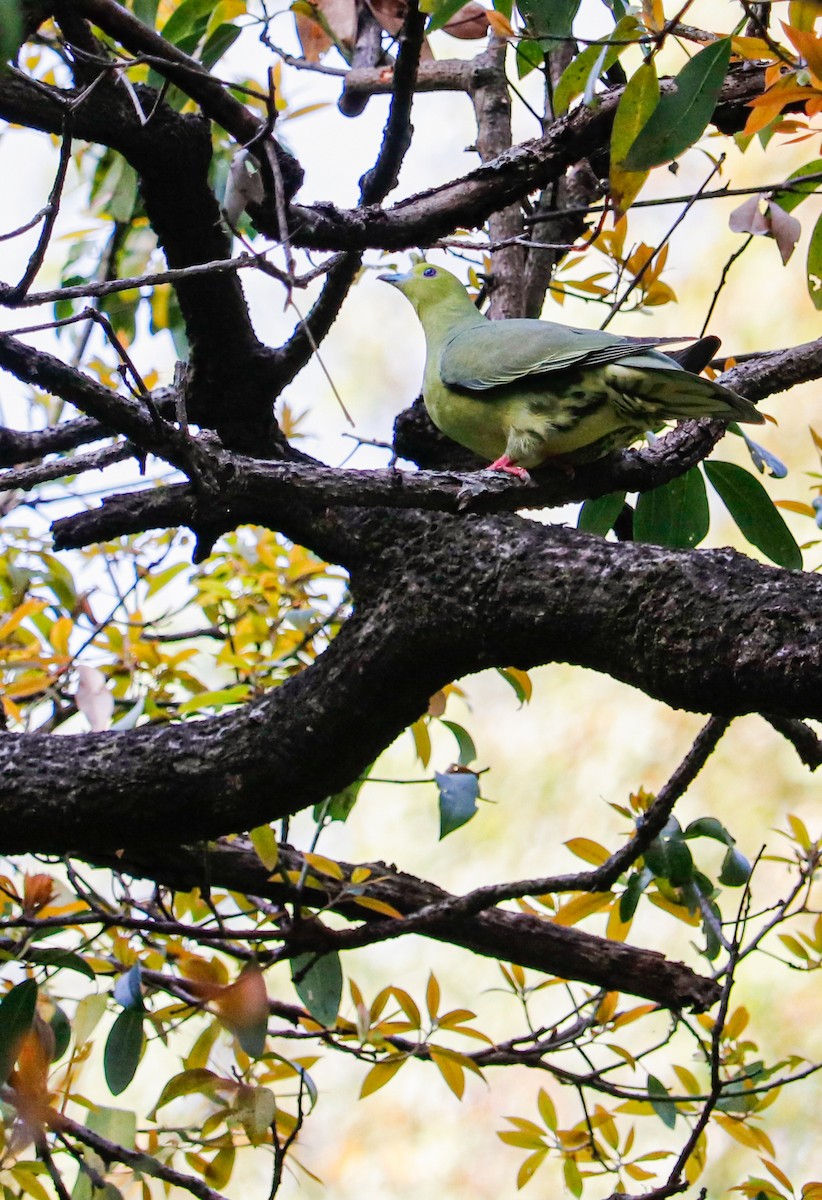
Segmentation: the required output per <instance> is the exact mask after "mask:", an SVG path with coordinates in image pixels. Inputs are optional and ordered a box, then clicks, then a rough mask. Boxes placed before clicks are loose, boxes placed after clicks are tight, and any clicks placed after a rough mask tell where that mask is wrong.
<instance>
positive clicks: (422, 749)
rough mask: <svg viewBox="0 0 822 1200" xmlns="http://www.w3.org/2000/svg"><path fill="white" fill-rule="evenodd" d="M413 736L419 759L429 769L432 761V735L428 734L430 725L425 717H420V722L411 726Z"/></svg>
mask: <svg viewBox="0 0 822 1200" xmlns="http://www.w3.org/2000/svg"><path fill="white" fill-rule="evenodd" d="M411 736H412V738H413V739H414V749H415V750H416V752H417V758H418V759H419V760H420V762H421V763H422V765H423V766H424V767H427V766H428V764H429V762H430V761H431V734H430V733H429V732H428V725H427V724H426V722H425V720H424V718H423V717H420V719H419V721H415V722H414V724H413V725H412V726H411Z"/></svg>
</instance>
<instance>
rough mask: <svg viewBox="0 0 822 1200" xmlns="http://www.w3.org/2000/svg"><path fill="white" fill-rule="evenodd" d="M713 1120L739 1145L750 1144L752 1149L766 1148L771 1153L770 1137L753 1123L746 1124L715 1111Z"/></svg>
mask: <svg viewBox="0 0 822 1200" xmlns="http://www.w3.org/2000/svg"><path fill="white" fill-rule="evenodd" d="M714 1120H715V1121H716V1123H717V1125H721V1127H722V1128H723V1129H724V1130H725V1132H726V1133H727V1134H728V1136H729V1137H732V1138H733V1139H734V1141H736V1142H739V1144H740V1145H741V1146H750V1147H751V1149H753V1150H762V1149H766V1150H769V1151H770V1153H771V1154H773V1152H774V1151H773V1147H772V1146H771V1143H770V1138H769V1137H768V1136H767V1134H765V1133H764V1132H763V1131H762V1130H761V1129H755V1128H754V1126H753V1125H747V1124H746V1123H745V1122H744V1121H735V1120H734V1119H733V1118H732V1117H728V1116H726V1115H725V1114H724V1113H716V1112H715V1113H714Z"/></svg>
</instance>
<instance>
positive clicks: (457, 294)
mask: <svg viewBox="0 0 822 1200" xmlns="http://www.w3.org/2000/svg"><path fill="white" fill-rule="evenodd" d="M377 278H378V279H381V280H382V281H383V282H384V283H390V284H391V285H392V286H393V287H395V288H397V289H398V290H399V291H401V292H402V294H403V295H404V296H405V297H406V298H407V299H408V300H410V301H411V303H412V304H413V305H414V308H415V309H416V311H417V313H420V312H422V311H425V310H430V309H431V308H433V307H435V306H439V305H441V304H443V303H449V302H450V303H451V304H453V303H454V302H456V303H457V304H458V305H460V306H464V305H465V304H468V305H471V307H473V304H472V301H471V298H470V297H469V295H468V293H467V292H466V290H465V288H464V287H463V285H462V284H461V283H460V281H459V279H457V277H456V275H452V274H451V272H450V271H446V270H445V269H444V268H443V267H435V266H433V265H432V264H431V263H429V262H418V263H415V264H414V266H413V267H412V268H411V270H410V271H406V272H404V273H400V272H391V273H390V274H386V275H379V276H378V277H377Z"/></svg>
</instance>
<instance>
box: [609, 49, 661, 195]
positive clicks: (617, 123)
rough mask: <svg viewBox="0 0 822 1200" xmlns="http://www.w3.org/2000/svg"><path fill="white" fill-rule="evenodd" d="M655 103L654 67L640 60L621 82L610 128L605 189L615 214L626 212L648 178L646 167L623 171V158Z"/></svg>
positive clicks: (656, 85)
mask: <svg viewBox="0 0 822 1200" xmlns="http://www.w3.org/2000/svg"><path fill="white" fill-rule="evenodd" d="M658 103H659V80H658V79H657V74H656V67H655V66H654V64H653V62H647V63H643V64H642V66H641V67H639V68H637V70H636V71H634V73H633V75H632V76H631V78H630V79H629V80H628V82H627V84H626V85H625V91H624V92H623V93H622V95H621V96H620V99H619V104H618V105H617V110H616V112H615V113H614V123H613V126H612V128H611V170H610V185H609V190H610V193H611V199H612V201H613V203H614V207H615V209H616V212H617V215H621V214H622V213H624V212H627V211H628V209H629V208H630V207H631V205H632V204H633V202H634V200H636V198H637V196H638V195H639V193H640V191H641V190H642V187H643V185H644V183H645V180H646V179H647V178H648V172H647V170H641V171H629V170H626V168H625V158H626V156H627V155H628V152H629V151H630V149H631V147H632V146H633V144H634V142H635V141H636V139H637V137H638V136H639V134H640V132H641V131H642V129H643V128H644V127H645V126H646V125H647V124H648V121H649V120H650V118H651V113H652V112H653V111H654V109H655V108H656V106H657V104H658Z"/></svg>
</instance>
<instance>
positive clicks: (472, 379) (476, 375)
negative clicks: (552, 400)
mask: <svg viewBox="0 0 822 1200" xmlns="http://www.w3.org/2000/svg"><path fill="white" fill-rule="evenodd" d="M652 349H653V343H651V342H649V343H647V344H646V343H639V344H637V343H636V342H627V341H625V339H623V338H620V337H616V336H615V335H614V334H612V333H601V332H600V331H598V330H592V329H574V328H572V327H571V326H569V325H557V324H555V323H554V322H552V321H531V320H527V319H526V320H513V321H488V322H485V323H483V324H482V325H474V326H472V327H471V328H470V329H464V330H460V331H459V332H458V333H456V334H455V335H454V337H452V338H451V339H450V340H449V341H448V342H447V343H446V345H445V348H444V350H443V352H442V356H441V358H440V377H441V378H442V382H443V383H444V384H445V385H446V386H447V387H453V388H465V389H467V390H469V391H472V392H473V391H480V392H481V391H485V390H487V389H489V388H496V387H500V386H502V385H504V384H506V383H513V382H514V381H515V380H518V379H525V378H526V377H527V376H529V375H550V374H552V373H554V372H557V371H567V370H568V369H569V368H572V367H595V366H598V365H600V364H603V363H611V362H618V361H619V360H620V359H621V358H624V357H625V356H626V355H634V356H635V355H637V354H641V353H642V352H643V351H645V350H652ZM669 365H670V366H671V367H672V368H673V369H674V370H676V367H675V366H674V365H673V364H672V363H670V364H669Z"/></svg>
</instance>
